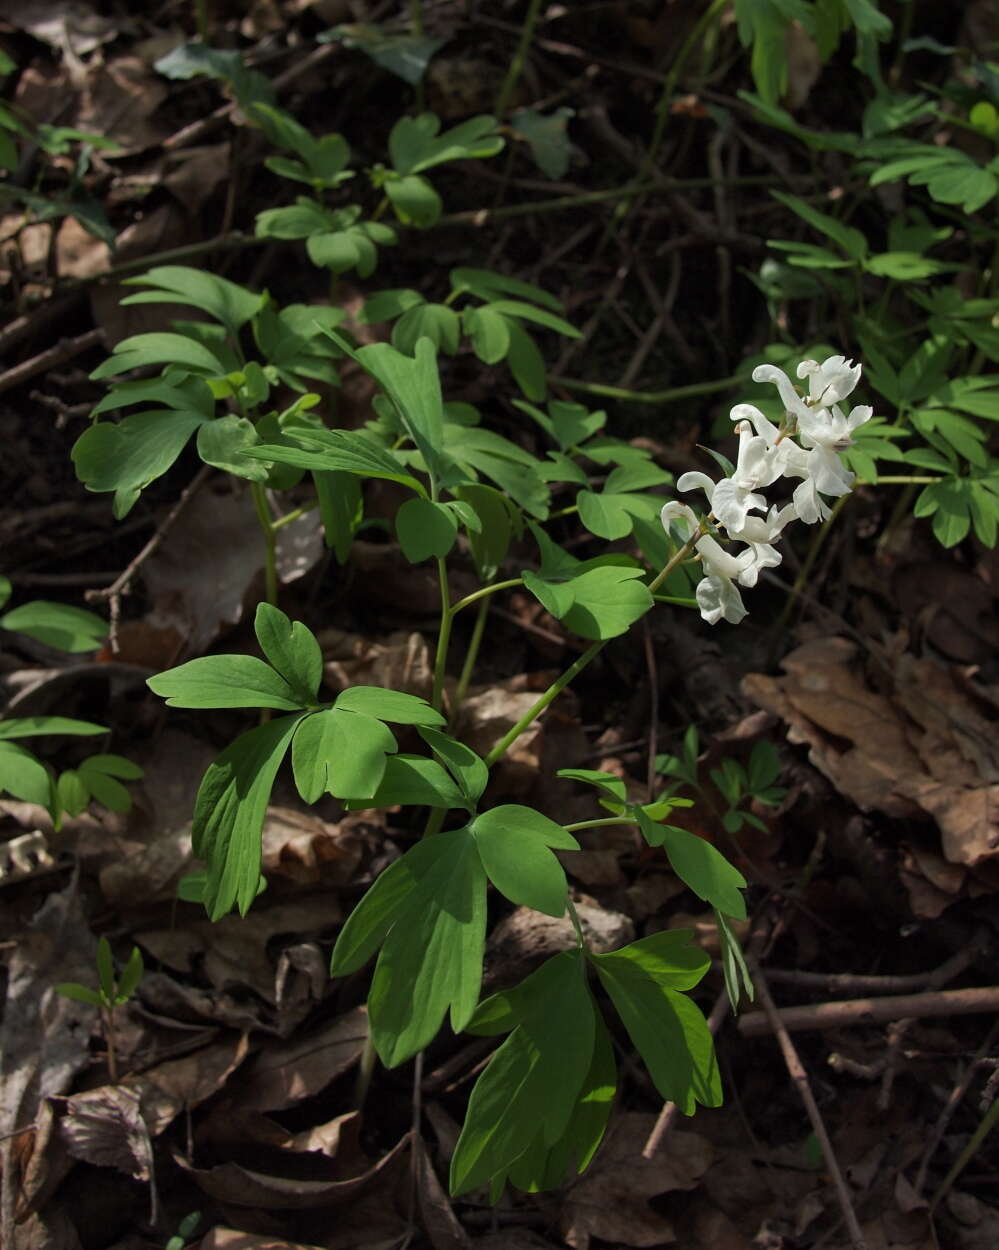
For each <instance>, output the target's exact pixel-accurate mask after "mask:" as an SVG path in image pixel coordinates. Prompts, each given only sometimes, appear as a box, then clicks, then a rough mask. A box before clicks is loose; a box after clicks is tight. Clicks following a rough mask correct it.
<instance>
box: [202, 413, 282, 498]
mask: <svg viewBox="0 0 999 1250" xmlns="http://www.w3.org/2000/svg"><path fill="white" fill-rule="evenodd" d="M259 442H260V438H259V435H258V434H257V431H256V429H255V428H254V426H253V422H252V421H248V420H247V419H246V417H236V416H231V415H230V416H227V417H218V418H217V419H216V420H215V421H208V422H206V423H205V424H204V425H202V426H201V428H200V429H199V430H198V455H199V456H200V457H201V459H202V460H203V461H204V462H205V464H210V465H212V466H213V467H214V468H216V469H224V470H225V471H226V472H227V473H234V474H235V475H236V476H237V477H242V478H246V479H247V480H248V481H250V482H264V481H266V480H267V474H268V472H269V470H268V468H267V465H266V464H264V463H262V462H261V461H260V460H251V459H247V457H246V456H244V455H243V452H244V451H245V450H246V449H247V447H256V446H257V444H258V443H259Z"/></svg>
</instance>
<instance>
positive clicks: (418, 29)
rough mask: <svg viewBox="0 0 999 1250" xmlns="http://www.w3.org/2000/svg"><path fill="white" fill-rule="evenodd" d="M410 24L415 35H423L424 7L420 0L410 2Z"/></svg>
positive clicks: (410, 0)
mask: <svg viewBox="0 0 999 1250" xmlns="http://www.w3.org/2000/svg"><path fill="white" fill-rule="evenodd" d="M409 24H410V26H411V27H412V28H413V34H414V35H422V34H423V7H422V5H421V3H420V0H409Z"/></svg>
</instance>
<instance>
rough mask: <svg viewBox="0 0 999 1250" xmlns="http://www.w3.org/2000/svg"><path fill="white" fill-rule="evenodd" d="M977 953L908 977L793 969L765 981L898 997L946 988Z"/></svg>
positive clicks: (774, 972)
mask: <svg viewBox="0 0 999 1250" xmlns="http://www.w3.org/2000/svg"><path fill="white" fill-rule="evenodd" d="M979 953H980V952H979V950H978V948H977V946H976V945H975V944H974V943H972V944H969V945H968V946H965V947H963V948H962V949H961V950H959V951H958V952H957V954H956V955H952V956H951V957H950V959H947V960H945V961H944V962H943V963H942V964H941V965H940V966H939V967H938V968H932V969H931V970H930V971H929V972H915V973H912V974H911V975H909V976H862V975H858V974H854V973H852V972H798V971H797V970H795V969H784V968H768V969H767V980H768V981H769V982H771V984H773V985H800V986H802V987H803V988H806V989H820V990H825V991H827V993H829V994H864V993H867V994H900V993H904V992H905V991H906V990H923V989H935V988H939V987H940V986H943V985H946V984H947V982H948V981H953V979H954V978H955V977H956V976H957V975H958V974H959V973H961V972H963V971H964V970H965V968H969V967H970V966H971V965H972V963H974V961H975V958H976V957H977V955H978V954H979ZM719 966H720V965H719Z"/></svg>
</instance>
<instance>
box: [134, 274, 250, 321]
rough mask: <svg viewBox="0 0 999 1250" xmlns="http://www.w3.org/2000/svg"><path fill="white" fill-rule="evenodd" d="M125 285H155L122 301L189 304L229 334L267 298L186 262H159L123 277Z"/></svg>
mask: <svg viewBox="0 0 999 1250" xmlns="http://www.w3.org/2000/svg"><path fill="white" fill-rule="evenodd" d="M124 285H125V286H145V287H153V288H154V289H153V290H151V291H143V292H142V294H141V295H130V296H128V298H127V299H123V300H122V301H121V302H122V304H190V305H192V306H193V307H195V308H200V309H201V310H202V311H203V312H206V313H208V315H209V316H210V317H214V318H215V320H216V321H220V322H221V323H222V325H224V326H225V327H226V329H227V330H228V331H229V332H230V334H235V333H236V332H237V330H239V328H240V326H243V325H245V324H246V323H247V322H248V321H249V320H250V318H251V317H255V316H256V314H257V313H258V312H259V311H260V309H261V308H262V307H263V305H264V302H265V300H266V299H267V296H266V295H257V294H256V293H255V292H253V291H248V290H247V289H246V288H245V287H242V286H238V285H237V284H236V283H235V282H230V281H229V280H228V279H227V278H220V277H218V275H216V274H213V273H208V272H207V271H205V270H204V269H191V268H188V267H187V266H186V265H158V266H157V267H156V268H154V269H150V270H147V272H146V273H144V274H141V275H140V276H139V277H136V278H126V279H125V281H124Z"/></svg>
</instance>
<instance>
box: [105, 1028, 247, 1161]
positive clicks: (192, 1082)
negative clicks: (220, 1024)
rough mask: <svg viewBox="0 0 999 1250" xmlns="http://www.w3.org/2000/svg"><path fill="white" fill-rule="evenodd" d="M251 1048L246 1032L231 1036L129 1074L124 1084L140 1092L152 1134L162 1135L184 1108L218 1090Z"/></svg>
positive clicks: (143, 1112)
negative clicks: (191, 1052) (139, 1071)
mask: <svg viewBox="0 0 999 1250" xmlns="http://www.w3.org/2000/svg"><path fill="white" fill-rule="evenodd" d="M248 1050H249V1044H248V1042H247V1037H246V1034H245V1033H243V1034H240V1035H239V1036H238V1037H237V1036H229V1037H227V1038H223V1039H222V1040H220V1041H217V1042H212V1043H211V1045H209V1046H203V1047H202V1048H201V1049H200V1050H197V1051H195V1052H194V1054H191V1055H185V1056H184V1057H183V1058H182V1059H169V1060H167V1061H166V1062H165V1063H161V1064H158V1065H157V1066H156V1067H155V1068H150V1069H149V1071H148V1072H142V1073H138V1074H135V1075H132V1076H127V1077H126V1078H125V1080H124V1081H123V1082H122V1084H123V1085H125V1086H127V1087H128V1088H129V1089H132V1090H134V1091H135V1092H136V1093H137V1094H138V1095H139V1100H140V1104H141V1108H142V1118H143V1120H144V1121H145V1123H146V1124H147V1125H148V1126H149V1133H150V1136H152V1137H158V1136H159V1134H160V1133H162V1132H163V1130H164V1129H165V1128H166V1127H167V1125H169V1124H170V1123H171V1121H172V1120H173V1119H174V1118H175V1117H176V1116H178V1115H179V1114H180V1113H181V1112H182V1111H185V1110H188V1109H192V1108H194V1107H197V1106H198V1105H199V1104H200V1103H203V1102H204V1101H205V1099H207V1098H211V1096H212V1095H213V1094H217V1093H218V1091H219V1090H220V1089H221V1088H222V1087H223V1085H225V1083H226V1081H227V1080H228V1079H229V1077H230V1076H231V1075H232V1073H233V1072H235V1070H236V1069H237V1068H238V1067H239V1065H240V1064H241V1063H242V1062H243V1060H244V1059H245V1058H246V1055H247V1053H248Z"/></svg>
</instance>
